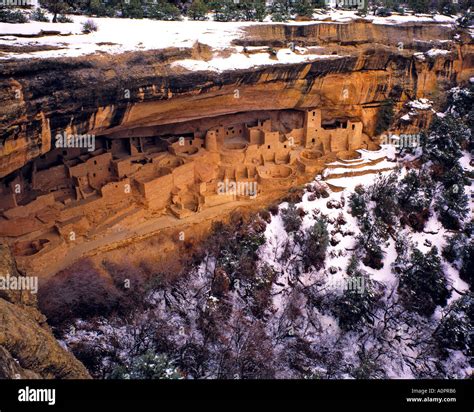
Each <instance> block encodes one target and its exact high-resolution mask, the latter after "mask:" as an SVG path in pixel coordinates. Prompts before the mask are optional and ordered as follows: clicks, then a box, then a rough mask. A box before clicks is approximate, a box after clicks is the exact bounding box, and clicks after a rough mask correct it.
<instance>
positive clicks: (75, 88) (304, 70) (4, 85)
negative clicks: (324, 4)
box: [0, 21, 474, 176]
mask: <svg viewBox="0 0 474 412" xmlns="http://www.w3.org/2000/svg"><path fill="white" fill-rule="evenodd" d="M288 42H294V43H295V44H296V45H298V46H305V47H312V46H317V47H318V48H320V50H319V51H318V53H321V54H326V55H334V58H328V59H319V60H315V61H311V62H304V63H293V64H274V65H271V66H268V65H267V66H262V67H252V68H249V69H239V70H230V71H224V72H217V73H216V72H211V71H189V70H186V69H184V68H183V67H180V66H179V65H175V64H173V63H176V62H178V61H180V60H183V59H189V58H193V59H204V60H207V59H209V53H210V52H209V50H207V49H206V47H204V46H202V45H199V44H196V45H195V47H194V48H179V49H178V48H171V49H164V50H159V51H141V52H129V53H124V54H122V55H93V56H88V57H86V58H84V57H77V58H59V59H40V60H35V59H34V60H27V61H23V60H19V61H16V60H10V61H6V62H5V63H4V64H2V67H1V69H0V103H1V104H0V133H1V135H2V143H3V146H2V147H0V176H6V175H8V174H9V173H11V172H13V171H15V170H16V169H18V168H20V167H21V166H23V165H24V164H26V163H27V162H28V161H30V160H31V159H34V158H36V157H37V156H39V155H41V154H44V153H46V152H48V151H49V150H50V149H51V136H55V134H56V133H58V132H61V131H64V130H67V131H70V132H75V133H93V134H97V135H107V134H108V135H110V134H113V133H117V132H124V131H125V132H127V133H128V132H131V133H132V134H133V133H135V134H136V133H142V134H143V128H144V127H145V128H146V127H148V128H149V127H155V126H161V125H165V124H179V123H180V122H186V121H192V120H196V119H202V118H206V117H210V116H218V115H226V114H230V113H244V112H251V111H255V110H279V109H292V108H303V109H304V108H311V107H321V108H322V109H323V115H325V116H326V117H327V116H329V117H330V116H338V115H341V114H344V115H346V114H347V113H351V115H353V116H354V117H357V118H359V119H361V120H362V121H363V123H364V128H365V130H364V131H365V132H366V133H367V134H369V135H371V134H372V132H373V129H374V123H375V117H376V113H377V111H378V108H379V107H380V103H381V102H383V101H385V100H386V99H388V98H390V99H393V100H395V101H396V102H397V103H398V104H399V105H401V104H402V103H403V102H404V101H406V100H407V99H413V98H418V97H428V98H432V99H436V97H438V96H439V94H440V92H442V91H443V90H444V89H446V88H447V87H450V86H452V85H454V84H456V83H459V82H463V81H467V80H468V79H469V78H470V77H471V76H473V74H474V72H473V67H474V60H473V59H474V58H473V53H472V50H473V46H472V38H471V36H470V35H469V33H468V32H467V31H463V30H460V29H456V28H454V27H452V26H446V25H440V24H427V23H419V24H406V25H392V26H389V25H387V26H384V25H375V24H371V23H370V22H366V21H365V22H364V21H360V22H358V21H355V22H352V23H349V24H339V23H325V24H308V25H304V26H289V25H279V24H273V25H257V26H250V27H248V28H247V29H246V34H245V36H244V37H243V38H242V39H239V40H235V41H234V43H235V44H236V45H243V46H252V45H253V46H255V45H257V46H268V47H269V53H270V54H271V53H272V48H278V47H287V46H286V44H287V43H288ZM430 48H437V49H444V50H445V51H446V52H445V53H440V54H434V55H430V54H426V53H425V52H426V51H427V50H429V49H430ZM423 53H425V54H423ZM236 90H237V91H238V93H237V94H236ZM236 96H238V97H237V98H236ZM341 96H344V98H341ZM138 128H140V129H138ZM132 129H136V130H135V132H133V131H132Z"/></svg>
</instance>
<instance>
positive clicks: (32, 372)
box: [0, 244, 89, 379]
mask: <svg viewBox="0 0 474 412" xmlns="http://www.w3.org/2000/svg"><path fill="white" fill-rule="evenodd" d="M0 274H1V276H2V277H5V276H6V275H7V274H9V275H10V277H16V278H18V277H20V276H21V275H20V274H19V273H18V271H17V269H16V266H15V263H14V260H13V257H12V255H11V253H10V250H9V248H8V247H7V246H5V245H3V244H0ZM41 378H46V379H50V378H57V379H84V378H89V373H88V372H87V370H86V369H85V368H84V366H83V365H82V364H81V363H80V362H79V361H78V360H77V359H76V358H75V357H74V356H73V355H72V354H71V353H69V352H67V351H66V350H65V349H63V348H62V347H61V345H60V344H59V343H58V342H57V341H56V339H55V338H54V336H53V334H52V332H51V330H50V329H49V327H48V325H47V323H46V318H45V316H44V315H43V314H42V313H41V312H40V311H39V310H38V309H37V307H36V298H35V296H34V295H33V294H32V293H30V292H29V291H25V290H22V291H21V290H19V291H16V290H15V291H13V290H0V379H41Z"/></svg>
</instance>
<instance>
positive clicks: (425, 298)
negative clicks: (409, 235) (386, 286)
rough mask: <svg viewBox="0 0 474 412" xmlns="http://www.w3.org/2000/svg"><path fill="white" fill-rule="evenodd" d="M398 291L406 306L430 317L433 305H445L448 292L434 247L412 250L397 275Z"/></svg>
mask: <svg viewBox="0 0 474 412" xmlns="http://www.w3.org/2000/svg"><path fill="white" fill-rule="evenodd" d="M398 293H399V295H400V299H401V301H402V303H403V305H404V306H405V307H406V308H407V309H409V310H411V311H414V312H417V313H419V314H420V315H423V316H431V315H432V314H433V312H434V310H435V308H436V306H438V305H441V306H445V305H446V303H447V299H448V298H449V296H450V295H451V292H450V291H449V290H448V282H447V280H446V277H445V275H444V273H443V270H442V267H441V259H440V258H439V256H438V250H437V248H436V247H435V246H434V247H433V248H432V249H431V250H430V251H429V252H428V253H426V254H423V253H422V252H421V251H420V250H418V249H416V248H415V249H413V251H412V252H411V256H410V261H409V263H408V265H407V267H405V268H403V269H402V270H401V273H400V275H399V284H398Z"/></svg>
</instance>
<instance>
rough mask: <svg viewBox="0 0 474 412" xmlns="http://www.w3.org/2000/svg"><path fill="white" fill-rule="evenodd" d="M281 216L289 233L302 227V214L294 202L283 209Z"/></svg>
mask: <svg viewBox="0 0 474 412" xmlns="http://www.w3.org/2000/svg"><path fill="white" fill-rule="evenodd" d="M281 218H282V220H283V226H284V228H285V230H286V232H287V233H295V232H297V231H298V230H299V229H300V227H301V216H300V215H299V213H298V209H297V208H296V206H295V205H294V203H290V204H289V205H288V207H287V208H286V209H282V211H281Z"/></svg>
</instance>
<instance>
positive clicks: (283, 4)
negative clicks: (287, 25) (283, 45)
mask: <svg viewBox="0 0 474 412" xmlns="http://www.w3.org/2000/svg"><path fill="white" fill-rule="evenodd" d="M270 14H271V16H272V21H277V22H282V21H287V20H288V19H289V18H290V2H289V1H288V0H274V1H273V3H272V5H271V6H270Z"/></svg>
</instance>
